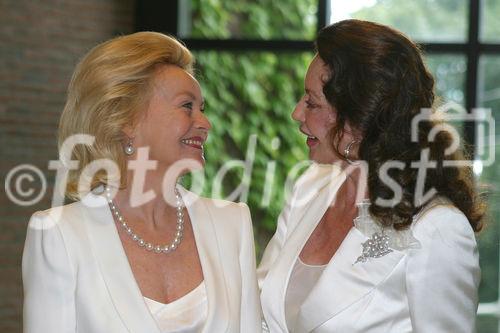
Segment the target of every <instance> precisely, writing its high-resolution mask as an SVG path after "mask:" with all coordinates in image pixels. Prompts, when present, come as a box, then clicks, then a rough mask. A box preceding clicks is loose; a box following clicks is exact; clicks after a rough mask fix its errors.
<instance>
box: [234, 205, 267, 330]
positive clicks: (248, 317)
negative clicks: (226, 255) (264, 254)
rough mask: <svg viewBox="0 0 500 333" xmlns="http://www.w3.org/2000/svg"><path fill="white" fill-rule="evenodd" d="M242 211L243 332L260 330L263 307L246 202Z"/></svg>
mask: <svg viewBox="0 0 500 333" xmlns="http://www.w3.org/2000/svg"><path fill="white" fill-rule="evenodd" d="M239 205H240V206H241V212H242V218H241V220H242V235H241V249H240V265H241V268H240V269H241V275H242V283H241V287H242V288H241V290H242V291H241V313H240V316H241V320H240V332H241V333H247V332H248V333H254V332H258V331H259V330H260V327H261V318H262V315H261V312H262V311H261V308H260V297H259V288H258V286H257V277H256V275H255V269H256V262H255V245H254V237H253V227H252V218H251V216H250V210H249V209H248V206H247V205H246V204H243V203H240V204H239Z"/></svg>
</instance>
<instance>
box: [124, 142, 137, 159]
mask: <svg viewBox="0 0 500 333" xmlns="http://www.w3.org/2000/svg"><path fill="white" fill-rule="evenodd" d="M123 150H124V151H125V154H127V155H129V156H130V155H132V154H133V153H135V148H134V146H132V139H129V141H128V143H127V145H126V146H125V148H124V149H123Z"/></svg>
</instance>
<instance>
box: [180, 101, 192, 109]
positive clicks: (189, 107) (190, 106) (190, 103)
mask: <svg viewBox="0 0 500 333" xmlns="http://www.w3.org/2000/svg"><path fill="white" fill-rule="evenodd" d="M182 107H183V108H187V109H189V110H192V109H193V103H192V102H189V103H185V104H183V105H182Z"/></svg>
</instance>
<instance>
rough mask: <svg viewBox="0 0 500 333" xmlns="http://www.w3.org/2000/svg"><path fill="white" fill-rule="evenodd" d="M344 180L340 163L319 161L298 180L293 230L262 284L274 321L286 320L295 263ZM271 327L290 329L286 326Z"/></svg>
mask: <svg viewBox="0 0 500 333" xmlns="http://www.w3.org/2000/svg"><path fill="white" fill-rule="evenodd" d="M344 181H345V174H344V173H342V172H341V170H340V169H339V168H338V167H336V166H332V165H328V166H326V165H316V164H313V165H312V166H311V169H310V170H308V171H307V173H306V174H304V176H303V177H302V178H301V179H299V180H298V181H297V185H296V186H295V189H294V192H293V195H292V198H291V201H290V205H291V212H290V215H289V216H290V220H289V221H288V222H287V225H288V226H289V228H290V229H291V230H290V229H289V235H287V240H286V242H285V245H284V247H283V249H282V250H281V253H280V255H279V257H278V259H277V260H276V261H275V267H273V268H272V269H271V270H270V271H269V274H268V275H267V277H266V280H265V281H264V284H263V286H262V304H268V305H269V304H272V306H270V307H269V308H270V309H269V310H270V311H266V312H268V313H269V315H271V316H275V317H276V318H274V320H273V322H274V323H283V324H285V323H286V320H285V309H284V304H285V295H286V289H287V286H288V282H289V279H290V274H291V272H292V268H293V266H294V263H295V261H296V260H297V257H298V256H299V254H300V252H301V250H302V248H303V247H304V245H305V243H306V242H307V240H308V239H309V237H310V235H311V233H312V232H313V231H314V229H315V228H316V225H317V224H318V223H319V221H320V220H321V217H322V216H323V214H324V213H325V211H326V209H327V208H328V206H329V205H330V204H331V202H332V201H333V198H334V197H335V195H336V193H337V191H338V189H339V188H340V186H341V185H342V183H343V182H344ZM277 287H278V288H277ZM268 321H269V318H268ZM269 324H271V323H269ZM271 325H273V324H271ZM270 329H271V331H273V330H278V329H280V330H281V331H285V332H286V331H287V329H286V327H280V328H277V327H270Z"/></svg>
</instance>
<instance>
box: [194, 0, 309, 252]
mask: <svg viewBox="0 0 500 333" xmlns="http://www.w3.org/2000/svg"><path fill="white" fill-rule="evenodd" d="M191 6H192V7H191V10H192V30H191V36H192V37H195V38H229V37H231V38H258V39H269V38H288V39H293V38H296V39H309V40H312V39H313V37H314V33H315V29H316V16H315V15H316V0H301V1H287V2H279V1H271V0H260V1H222V0H209V1H199V0H197V1H192V2H191ZM312 49H313V47H312V42H311V53H307V52H306V53H271V52H220V51H197V52H195V57H196V61H197V71H198V79H199V80H200V83H201V85H202V89H203V94H204V97H205V100H206V105H207V108H206V114H207V116H208V117H209V119H210V120H211V122H212V124H213V125H214V126H213V128H212V130H211V133H210V135H209V140H208V142H207V146H206V153H205V155H206V159H207V166H206V169H205V172H206V176H207V177H206V179H207V180H212V179H214V177H215V175H216V174H217V172H218V170H219V169H220V167H221V165H222V164H223V163H224V162H227V161H228V160H231V159H239V160H245V157H246V154H247V147H248V143H249V138H250V137H251V135H254V134H255V135H256V138H257V146H256V152H255V163H254V165H253V170H252V176H251V177H250V184H249V185H250V191H249V195H248V199H247V203H248V205H249V206H250V209H251V211H252V218H253V221H254V226H255V235H256V239H257V250H258V254H259V255H260V253H261V252H262V250H263V247H264V246H265V244H266V243H267V241H268V240H269V238H270V237H271V236H272V234H273V233H274V230H275V227H276V219H277V216H278V214H279V212H280V210H281V207H282V204H283V199H284V198H283V197H284V190H283V189H284V184H285V180H286V177H287V174H288V171H289V170H290V169H291V168H292V167H293V166H294V165H295V164H297V163H298V162H300V161H303V160H305V159H307V155H306V147H305V138H304V136H303V135H302V134H300V133H299V132H298V130H297V125H296V124H295V123H294V122H293V121H292V119H291V117H290V114H291V112H292V111H293V109H294V107H295V104H296V102H297V101H298V100H299V99H300V96H301V95H302V94H303V80H304V75H305V72H306V70H307V66H308V64H309V61H310V60H311V58H312ZM273 142H274V144H275V145H277V143H279V146H278V147H277V149H273V148H276V146H274V147H273V144H272V143H273ZM273 161H275V163H276V172H275V173H274V176H275V177H274V183H273V185H272V186H270V188H271V189H272V192H271V200H270V202H269V205H268V204H267V203H262V198H263V193H264V187H265V185H266V184H267V185H268V186H269V185H270V184H268V182H269V179H266V171H267V168H268V165H269V163H273ZM241 180H242V169H241V168H235V169H234V170H231V171H230V172H229V173H228V175H227V176H226V177H225V178H224V182H223V188H224V189H225V193H224V195H223V196H227V195H229V194H230V193H231V192H232V191H233V190H234V189H235V188H237V186H238V185H239V184H240V183H241ZM205 192H206V193H207V194H208V195H211V196H213V193H212V187H211V183H210V181H207V183H206V187H205Z"/></svg>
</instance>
